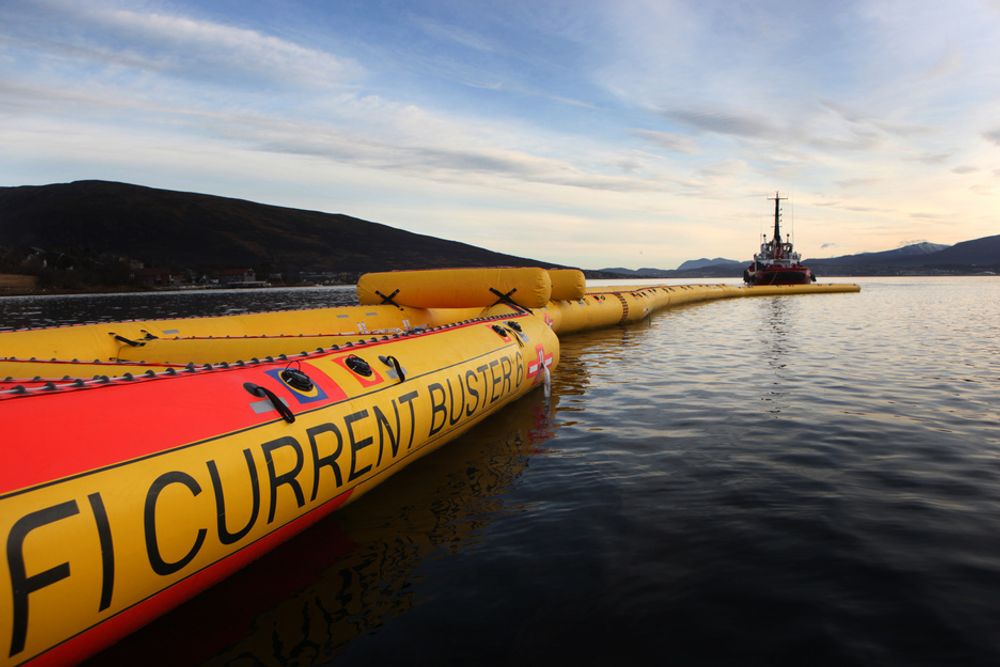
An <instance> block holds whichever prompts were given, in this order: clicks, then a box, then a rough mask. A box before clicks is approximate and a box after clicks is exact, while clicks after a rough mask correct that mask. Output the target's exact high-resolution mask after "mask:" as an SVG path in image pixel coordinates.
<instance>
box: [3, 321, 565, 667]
mask: <svg viewBox="0 0 1000 667" xmlns="http://www.w3.org/2000/svg"><path fill="white" fill-rule="evenodd" d="M558 359H559V343H558V340H557V339H556V337H555V335H554V334H553V332H552V331H551V329H550V328H549V327H548V326H546V325H545V323H544V322H543V321H541V320H540V319H539V318H536V317H534V316H532V315H530V314H527V313H519V314H516V315H514V314H508V315H505V316H503V317H499V318H495V319H489V320H475V321H471V322H465V323H461V324H455V325H449V326H446V327H442V328H438V329H435V330H431V331H426V332H422V333H410V334H396V335H394V336H391V337H388V336H386V337H384V338H383V339H380V340H376V341H374V342H368V343H366V344H364V345H347V346H344V347H340V348H337V349H328V350H325V351H324V352H322V353H313V354H308V355H299V356H296V357H294V358H290V359H288V360H280V361H277V360H276V361H275V362H274V363H267V362H261V363H241V364H239V365H230V366H229V367H227V368H221V367H214V368H213V369H211V370H195V369H192V370H187V369H185V370H182V371H177V370H176V369H174V368H168V369H167V370H166V371H164V372H161V373H156V372H152V373H150V374H149V375H141V376H135V375H131V376H128V377H122V378H121V379H116V380H106V379H105V380H103V381H86V382H82V383H79V384H72V385H62V386H56V387H54V388H45V387H31V388H25V387H23V386H22V388H21V389H20V390H18V391H15V390H8V391H2V392H0V417H2V419H3V423H4V433H5V441H6V442H8V443H30V446H23V447H16V448H15V447H12V446H11V447H5V448H3V449H2V450H0V457H2V459H0V536H3V539H4V543H5V545H6V549H5V551H4V556H3V558H4V560H5V565H4V572H5V573H7V574H8V576H4V577H0V604H2V605H3V607H2V608H3V609H5V611H4V613H3V614H0V637H2V638H3V640H4V646H3V649H4V653H3V655H5V656H6V657H5V659H4V664H22V663H25V662H32V661H33V662H36V663H37V664H45V663H65V662H76V661H79V660H81V659H82V658H84V657H85V656H87V655H90V654H92V653H94V652H95V651H97V650H100V649H101V648H102V647H104V646H107V645H108V644H110V643H112V642H114V641H115V640H116V639H117V638H119V637H121V636H122V635H124V634H126V633H128V632H131V631H132V630H134V629H136V628H137V627H139V626H141V625H143V624H145V623H146V622H148V621H149V620H151V619H152V618H154V617H156V616H158V615H160V614H162V613H164V612H165V611H167V610H168V609H170V608H172V607H175V606H176V605H178V604H180V603H181V602H183V601H184V600H186V599H188V598H190V597H192V596H193V595H195V594H197V593H198V592H200V591H201V590H203V589H205V588H207V587H208V586H211V585H212V584H213V583H215V582H217V581H219V580H220V579H222V578H223V577H225V576H227V575H228V574H230V573H232V572H233V571H235V570H236V569H238V568H240V567H242V566H244V565H246V564H247V563H249V562H250V561H251V560H253V559H254V558H256V557H257V556H259V555H260V554H262V553H264V552H265V551H267V550H269V549H271V548H273V547H274V546H276V545H277V544H278V543H280V542H281V541H283V540H285V539H287V538H288V537H290V536H291V535H293V534H295V533H297V532H299V531H301V530H302V529H304V528H305V527H307V526H308V525H310V524H311V523H313V522H315V521H317V520H318V519H319V518H321V517H322V516H324V515H326V514H328V513H329V512H332V511H333V510H335V509H337V508H339V507H341V506H343V505H345V504H346V503H348V502H352V501H354V500H356V499H357V498H358V497H360V496H361V495H363V494H364V493H366V492H367V491H368V490H370V489H372V488H373V487H375V486H376V485H377V484H379V483H380V482H381V481H382V480H383V479H385V478H386V477H388V476H389V475H391V474H393V473H395V472H396V471H398V470H400V469H401V468H403V467H404V466H406V465H407V464H409V463H410V462H412V461H413V460H415V459H416V458H418V457H420V456H423V455H425V454H427V453H428V452H430V451H432V450H433V449H435V448H437V447H439V446H441V445H442V444H444V443H445V442H447V441H449V440H451V439H452V438H454V437H456V436H457V435H459V434H461V433H462V432H464V431H466V430H467V429H469V428H470V427H472V426H473V425H474V424H476V423H477V422H479V421H480V420H482V419H484V418H485V417H486V416H487V415H490V414H492V413H494V412H496V411H497V410H499V409H500V408H501V407H502V406H504V405H506V404H507V403H509V402H510V401H512V400H515V399H516V398H518V397H520V396H522V395H524V394H525V393H527V392H528V391H530V390H532V389H533V388H536V387H538V386H540V385H541V384H542V383H543V378H545V377H547V376H548V372H549V368H550V367H552V366H554V365H555V364H557V363H558ZM55 415H58V416H59V418H58V419H54V418H53V416H55Z"/></svg>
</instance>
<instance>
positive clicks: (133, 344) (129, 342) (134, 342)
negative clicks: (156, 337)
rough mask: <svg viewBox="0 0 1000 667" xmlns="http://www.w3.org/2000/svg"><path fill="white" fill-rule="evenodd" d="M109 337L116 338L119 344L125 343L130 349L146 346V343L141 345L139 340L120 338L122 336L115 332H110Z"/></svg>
mask: <svg viewBox="0 0 1000 667" xmlns="http://www.w3.org/2000/svg"><path fill="white" fill-rule="evenodd" d="M108 335H110V336H114V337H115V340H117V341H119V342H122V343H125V344H126V345H128V346H130V347H142V346H143V345H145V343H140V342H139V341H137V340H131V339H129V338H126V337H125V336H120V335H118V334H116V333H115V332H114V331H109V332H108Z"/></svg>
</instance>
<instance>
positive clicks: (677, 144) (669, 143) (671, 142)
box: [635, 130, 698, 155]
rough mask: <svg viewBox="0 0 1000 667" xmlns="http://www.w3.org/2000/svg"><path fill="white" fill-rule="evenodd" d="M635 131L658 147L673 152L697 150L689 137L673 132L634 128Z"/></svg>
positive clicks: (695, 151)
mask: <svg viewBox="0 0 1000 667" xmlns="http://www.w3.org/2000/svg"><path fill="white" fill-rule="evenodd" d="M635 133H636V134H637V135H639V136H640V137H642V138H643V139H647V140H649V141H651V142H653V143H654V144H656V145H657V146H659V147H660V148H666V149H667V150H668V151H673V152H675V153H684V154H686V155H693V154H695V153H697V152H698V144H697V143H696V142H695V141H694V139H691V138H690V137H685V136H683V135H680V134H675V133H674V132H662V131H660V130H636V131H635Z"/></svg>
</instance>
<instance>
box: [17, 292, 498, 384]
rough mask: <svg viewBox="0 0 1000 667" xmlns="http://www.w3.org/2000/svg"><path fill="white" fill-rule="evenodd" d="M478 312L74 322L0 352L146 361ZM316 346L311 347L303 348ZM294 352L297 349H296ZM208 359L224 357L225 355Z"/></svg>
mask: <svg viewBox="0 0 1000 667" xmlns="http://www.w3.org/2000/svg"><path fill="white" fill-rule="evenodd" d="M480 312H482V309H481V308H397V307H396V306H372V305H369V306H340V307H336V308H307V309H301V310H277V311H271V312H265V313H246V314H241V315H219V316H213V317H185V318H172V319H154V320H132V321H126V322H105V323H98V324H76V325H71V326H57V327H43V328H37V329H21V330H16V331H2V332H0V351H2V353H3V355H4V356H11V357H15V358H18V359H30V358H31V357H35V358H37V359H60V360H70V359H83V360H97V361H102V362H105V361H116V360H120V359H145V358H146V357H143V356H142V354H141V351H142V350H143V349H144V348H145V347H147V346H150V343H151V342H153V341H157V340H169V339H175V338H185V339H196V338H201V339H218V338H223V337H231V338H243V337H289V336H327V337H331V336H332V337H335V336H341V337H343V338H344V339H345V340H347V339H351V338H356V337H357V336H359V335H361V336H369V335H385V334H394V333H403V332H406V331H412V330H414V329H421V328H430V327H436V326H441V325H443V324H451V323H454V322H459V321H462V320H467V319H472V318H474V317H477V316H478V315H479V313H480ZM334 342H336V341H334ZM152 347H155V346H152ZM315 347H316V345H313V346H312V347H310V348H307V349H314V348H315ZM294 351H295V352H299V351H301V348H300V349H298V350H294ZM123 352H124V353H123ZM267 354H278V353H277V352H273V353H272V352H267V351H261V352H260V353H259V354H256V355H254V354H251V355H249V356H247V357H246V358H247V359H249V358H250V356H261V357H263V356H266V355H267ZM208 356H209V357H211V356H212V355H208ZM237 358H238V357H237ZM207 360H208V361H212V362H215V361H225V359H224V358H219V359H207ZM180 361H181V362H182V363H187V362H189V361H193V359H184V358H181V359H180ZM74 377H79V376H74Z"/></svg>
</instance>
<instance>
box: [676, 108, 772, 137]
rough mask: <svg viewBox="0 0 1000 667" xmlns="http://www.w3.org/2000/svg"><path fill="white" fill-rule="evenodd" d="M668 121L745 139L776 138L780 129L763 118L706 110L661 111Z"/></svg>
mask: <svg viewBox="0 0 1000 667" xmlns="http://www.w3.org/2000/svg"><path fill="white" fill-rule="evenodd" d="M661 113H662V114H663V115H664V116H665V117H667V118H669V119H670V120H674V121H677V122H679V123H681V124H683V125H686V126H688V127H691V128H693V129H696V130H701V131H704V132H713V133H716V134H727V135H733V136H737V137H745V138H751V139H756V138H777V137H780V136H781V134H782V132H781V130H780V128H778V127H777V126H775V125H774V124H773V123H771V122H770V121H768V120H767V119H765V118H762V117H759V116H754V115H750V114H736V113H724V112H721V111H714V110H713V111H710V110H707V109H690V108H688V109H663V110H662V111H661Z"/></svg>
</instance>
